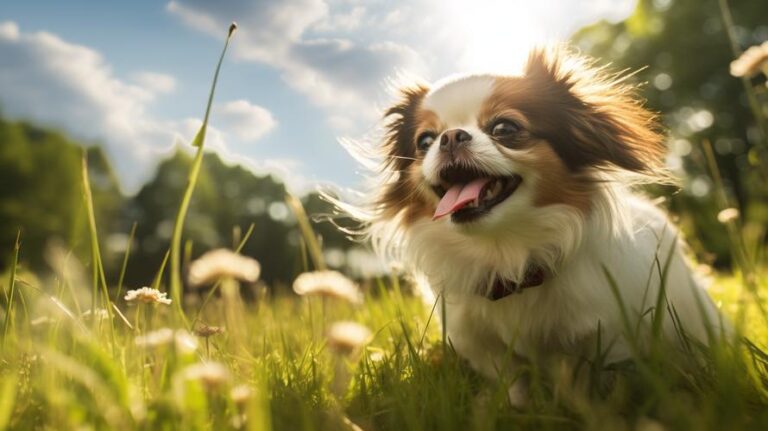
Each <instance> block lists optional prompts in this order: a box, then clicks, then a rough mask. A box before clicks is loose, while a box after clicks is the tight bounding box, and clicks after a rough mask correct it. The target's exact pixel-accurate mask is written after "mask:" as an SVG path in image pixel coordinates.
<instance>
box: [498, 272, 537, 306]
mask: <svg viewBox="0 0 768 431" xmlns="http://www.w3.org/2000/svg"><path fill="white" fill-rule="evenodd" d="M542 283H544V269H542V268H541V267H540V266H538V265H532V266H529V267H528V270H527V271H526V272H525V277H524V278H523V281H521V282H520V283H517V282H514V281H509V280H502V279H500V278H496V279H495V280H494V282H493V288H492V289H491V293H490V295H489V298H488V299H490V300H491V301H498V300H499V299H502V298H506V297H507V296H509V295H511V294H513V293H523V289H527V288H529V287H536V286H540V285H541V284H542Z"/></svg>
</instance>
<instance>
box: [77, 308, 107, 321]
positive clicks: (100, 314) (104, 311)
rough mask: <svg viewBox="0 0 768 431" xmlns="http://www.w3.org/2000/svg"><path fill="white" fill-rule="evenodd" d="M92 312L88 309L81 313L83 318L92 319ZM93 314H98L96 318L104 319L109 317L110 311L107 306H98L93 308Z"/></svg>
mask: <svg viewBox="0 0 768 431" xmlns="http://www.w3.org/2000/svg"><path fill="white" fill-rule="evenodd" d="M91 312H92V310H90V309H88V310H85V311H84V312H83V314H81V315H80V317H81V318H83V319H90V318H91ZM93 316H96V320H99V321H101V320H104V319H107V318H109V312H108V311H107V309H106V308H97V309H95V310H93Z"/></svg>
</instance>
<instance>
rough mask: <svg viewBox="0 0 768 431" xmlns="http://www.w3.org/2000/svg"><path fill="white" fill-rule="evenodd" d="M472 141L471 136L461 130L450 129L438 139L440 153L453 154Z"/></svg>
mask: <svg viewBox="0 0 768 431" xmlns="http://www.w3.org/2000/svg"><path fill="white" fill-rule="evenodd" d="M470 141H472V135H470V134H469V133H467V132H466V131H465V130H462V129H451V130H447V131H446V132H445V133H443V136H442V137H441V138H440V151H446V152H449V153H453V152H454V151H456V150H457V149H458V148H460V147H462V146H464V145H466V144H468V143H469V142H470Z"/></svg>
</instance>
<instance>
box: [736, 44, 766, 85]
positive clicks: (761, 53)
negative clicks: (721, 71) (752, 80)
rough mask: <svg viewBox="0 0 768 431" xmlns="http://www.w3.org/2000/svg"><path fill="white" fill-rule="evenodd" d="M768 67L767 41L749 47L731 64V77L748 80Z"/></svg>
mask: <svg viewBox="0 0 768 431" xmlns="http://www.w3.org/2000/svg"><path fill="white" fill-rule="evenodd" d="M767 66H768V41H765V42H763V44H762V45H756V46H753V47H750V48H749V49H748V50H746V51H744V52H743V53H742V54H741V56H740V57H739V58H737V59H736V60H734V61H732V62H731V75H733V76H735V77H737V78H741V77H744V78H749V77H751V76H753V75H756V74H757V73H759V72H760V71H761V70H763V71H765V70H766V67H767Z"/></svg>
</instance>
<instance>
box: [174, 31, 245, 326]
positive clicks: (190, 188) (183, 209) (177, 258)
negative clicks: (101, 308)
mask: <svg viewBox="0 0 768 431" xmlns="http://www.w3.org/2000/svg"><path fill="white" fill-rule="evenodd" d="M235 29H237V25H236V24H235V23H232V25H230V26H229V32H228V33H227V38H226V40H225V41H224V49H222V51H221V56H220V57H219V62H218V64H217V65H216V72H215V73H214V75H213V83H212V84H211V91H210V92H209V93H208V104H207V106H206V108H205V117H204V118H203V124H202V125H201V126H200V130H198V131H197V134H196V135H195V139H194V140H193V141H192V146H193V147H197V153H196V154H195V158H194V160H193V161H192V166H191V168H190V170H189V177H188V178H187V187H186V190H184V197H183V198H182V199H181V205H180V206H179V212H178V213H177V214H176V221H175V223H174V226H173V235H172V236H171V248H170V259H171V283H170V290H171V298H172V299H173V303H174V305H175V307H176V311H177V312H178V314H179V318H180V319H181V320H182V321H184V322H186V316H185V315H184V310H183V309H182V306H181V233H182V231H183V230H184V221H185V219H186V217H187V211H188V210H189V204H190V202H191V201H192V193H193V192H194V191H195V186H196V185H197V178H198V176H199V175H200V168H201V167H202V165H203V149H204V146H205V133H206V131H207V129H208V117H209V116H210V114H211V105H212V103H213V95H214V93H215V91H216V82H217V81H218V79H219V71H220V70H221V63H222V62H223V61H224V55H225V54H226V52H227V47H228V46H229V41H230V39H231V38H232V34H234V32H235Z"/></svg>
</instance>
